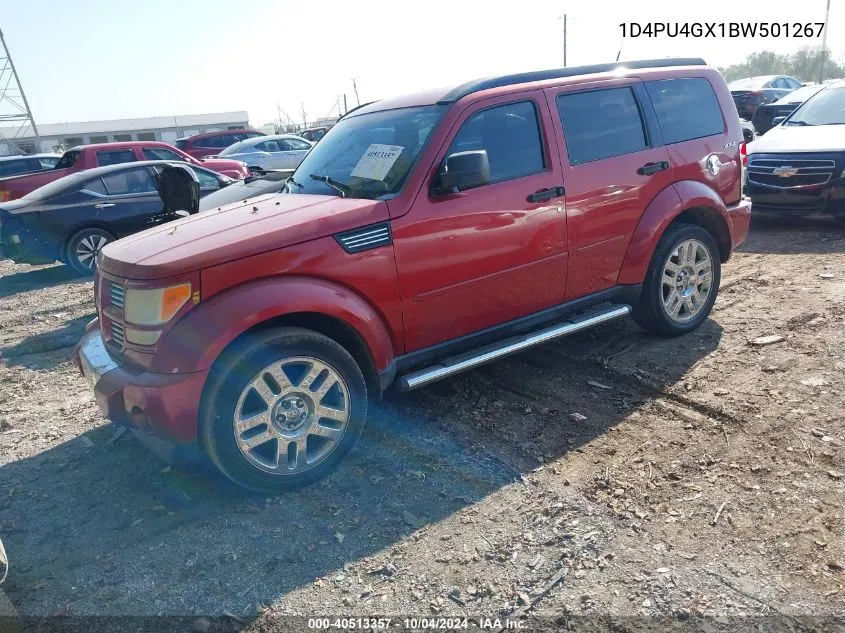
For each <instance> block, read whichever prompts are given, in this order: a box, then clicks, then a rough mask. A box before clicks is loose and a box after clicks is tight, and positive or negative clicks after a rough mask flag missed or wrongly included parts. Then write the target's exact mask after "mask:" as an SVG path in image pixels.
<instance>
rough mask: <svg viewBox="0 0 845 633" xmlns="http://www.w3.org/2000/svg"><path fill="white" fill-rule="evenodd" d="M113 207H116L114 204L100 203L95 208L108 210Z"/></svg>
mask: <svg viewBox="0 0 845 633" xmlns="http://www.w3.org/2000/svg"><path fill="white" fill-rule="evenodd" d="M113 206H114V202H100V203H98V204H95V205H94V208H95V209H107V208H109V207H113Z"/></svg>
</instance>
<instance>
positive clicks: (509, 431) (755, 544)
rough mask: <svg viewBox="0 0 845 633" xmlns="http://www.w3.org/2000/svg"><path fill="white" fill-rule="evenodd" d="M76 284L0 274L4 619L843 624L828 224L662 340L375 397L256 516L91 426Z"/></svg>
mask: <svg viewBox="0 0 845 633" xmlns="http://www.w3.org/2000/svg"><path fill="white" fill-rule="evenodd" d="M91 294H92V288H91V284H90V282H86V281H81V280H79V279H78V278H75V277H73V276H72V275H71V273H70V271H69V270H68V269H67V268H65V267H61V266H53V267H30V266H24V265H15V264H13V263H12V262H10V261H8V260H6V261H0V352H2V360H0V535H2V537H3V540H4V542H5V543H6V548H7V551H8V553H9V557H10V560H11V573H10V577H9V580H8V581H7V584H6V585H5V586H4V587H5V590H6V592H7V594H8V596H9V598H10V599H11V600H12V602H13V603H14V604H15V606H16V607H17V609H18V611H19V612H20V613H21V614H24V615H47V614H51V615H55V614H60V615H61V614H64V615H80V614H98V615H124V614H135V615H157V614H167V615H171V614H179V615H187V616H191V617H199V616H200V615H209V616H213V615H220V614H222V613H224V612H227V613H229V614H233V615H235V616H238V617H241V618H243V619H244V621H245V622H248V623H249V627H250V628H251V629H253V630H263V631H270V630H276V629H274V621H276V616H278V615H279V614H304V615H315V614H334V615H336V614H347V615H370V614H376V613H379V614H397V615H398V614H405V615H411V614H415V615H420V616H422V615H457V614H465V615H472V616H478V615H489V616H491V617H492V616H504V615H518V614H523V613H529V614H539V615H543V614H546V615H560V614H566V615H602V616H603V615H608V614H613V615H615V616H617V615H618V616H624V615H631V616H636V615H653V616H659V615H668V616H674V617H678V616H681V617H683V616H687V615H696V614H705V615H714V616H733V615H759V614H785V615H786V616H789V617H799V616H806V615H812V616H828V617H830V616H839V617H843V616H844V615H845V587H843V585H845V538H843V533H845V480H843V472H845V459H843V457H845V451H843V442H845V413H843V411H845V406H844V405H845V390H843V386H842V385H843V378H845V230H843V229H842V228H835V227H833V226H832V225H827V224H814V225H809V226H807V225H794V226H793V225H781V224H762V225H761V224H759V223H755V225H754V227H753V229H752V235H751V238H750V239H749V241H748V242H747V244H746V245H745V246H744V247H743V248H742V250H741V252H740V253H738V254H737V255H736V256H735V258H734V259H732V260H731V262H730V263H729V264H727V265H726V266H725V267H724V269H723V277H722V289H721V292H720V296H719V300H718V302H717V304H716V308H715V310H714V312H713V314H712V318H711V319H710V320H709V321H707V322H706V323H705V324H704V325H703V326H702V327H701V328H700V329H699V330H698V331H696V332H695V333H693V334H690V335H687V336H685V337H682V338H677V339H672V340H666V339H658V338H654V337H651V336H648V335H646V334H644V333H643V332H642V331H641V330H640V329H638V328H637V327H636V326H635V325H634V324H633V323H630V322H617V323H613V324H610V325H608V326H605V327H603V328H601V329H599V330H596V331H593V332H590V333H587V334H584V335H577V336H575V337H572V338H568V339H564V340H562V341H560V342H557V343H554V344H549V345H545V346H543V347H539V348H535V349H533V350H530V351H528V352H526V353H523V354H520V355H518V356H514V357H511V358H509V359H507V360H505V361H503V362H499V363H496V364H492V365H489V366H486V367H484V368H481V369H479V370H477V371H474V372H470V373H467V374H464V375H461V376H459V377H457V378H455V379H453V380H450V381H448V382H444V383H440V384H435V385H433V386H431V387H429V388H426V389H423V390H420V391H417V392H413V393H410V394H405V395H398V394H397V395H390V396H389V397H388V398H387V400H386V401H385V402H384V403H383V406H382V407H381V408H380V410H379V412H378V413H377V415H376V419H375V420H373V422H372V423H371V424H370V425H369V426H368V428H367V430H366V431H365V434H364V437H363V438H362V441H361V442H360V444H359V445H358V448H357V449H356V451H355V452H354V453H353V455H352V456H351V457H350V458H349V459H347V461H346V462H344V464H343V465H342V466H341V468H340V469H339V470H338V471H337V472H336V473H335V474H334V475H333V476H331V477H330V478H328V479H327V480H325V481H323V482H320V483H318V484H316V485H314V486H312V487H310V488H308V489H306V490H303V491H300V492H297V493H294V494H287V495H284V496H282V497H276V498H269V499H268V498H262V497H256V496H253V495H249V494H246V493H244V492H242V491H240V490H238V489H235V488H233V487H232V486H230V485H228V484H226V483H225V482H223V481H221V480H220V479H219V478H217V477H213V476H211V475H210V474H209V473H208V472H205V471H203V470H201V469H198V470H195V471H179V470H176V469H170V468H167V467H165V465H164V464H163V463H161V462H159V461H157V459H156V458H155V457H153V456H152V455H151V454H149V453H148V452H147V451H146V450H145V449H144V448H143V447H141V446H140V445H139V444H138V443H137V442H136V441H135V440H134V439H133V438H132V437H131V434H129V433H126V434H121V433H120V432H119V429H117V428H116V427H114V426H112V425H110V424H109V423H108V422H107V421H106V420H104V419H103V418H102V416H101V414H100V412H99V410H98V409H97V407H96V405H95V404H94V401H93V398H92V395H91V393H90V391H89V389H88V388H87V386H86V384H85V382H84V381H83V379H82V377H81V376H80V375H79V374H78V373H77V371H76V369H75V368H74V367H73V364H72V362H71V352H72V349H73V347H72V346H73V345H74V344H75V343H76V341H77V340H78V339H79V337H80V335H81V332H82V330H83V327H84V325H85V323H86V322H87V321H88V320H90V319H91V318H92V317H93V315H94V306H93V303H92V296H91ZM769 335H777V336H779V337H782V338H781V339H780V340H779V341H778V342H776V343H773V344H770V345H765V346H762V345H755V344H753V342H754V340H755V339H757V338H758V337H763V336H769ZM199 628H202V626H201V625H200V626H199Z"/></svg>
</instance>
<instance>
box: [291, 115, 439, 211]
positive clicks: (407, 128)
mask: <svg viewBox="0 0 845 633" xmlns="http://www.w3.org/2000/svg"><path fill="white" fill-rule="evenodd" d="M445 108H446V107H445V106H423V107H416V108H402V109H398V110H384V111H382V112H373V113H371V114H361V115H359V116H352V117H349V118H348V119H341V120H340V121H339V122H338V123H337V125H334V126H333V127H332V128H331V130H329V131H328V132H327V133H326V135H325V136H324V137H323V138H322V139H321V140H320V142H319V143H317V145H315V146H314V149H312V150H311V151H310V152H309V153H308V155H307V156H306V157H305V159H304V160H303V161H302V163H301V164H300V165H299V167H298V168H297V170H296V172H294V174H293V181H294V182H293V183H292V184H291V186H289V187H288V191H290V192H291V193H311V194H322V195H326V194H330V195H336V194H337V193H338V190H337V187H336V186H331V185H329V184H327V183H326V182H325V181H319V180H316V177H318V176H319V177H321V178H325V177H326V176H328V177H329V179H331V180H332V181H334V182H336V183H339V184H341V185H343V186H344V187H345V188H346V189H344V191H346V195H347V196H348V197H350V198H369V199H375V198H378V197H380V196H383V195H386V194H394V193H397V192H398V191H399V190H400V189H401V188H402V185H403V184H404V183H405V179H406V178H407V177H408V174H409V173H410V171H411V167H413V165H414V163H415V162H416V160H417V157H418V156H419V154H420V151H421V150H422V148H423V147H424V146H425V143H426V141H427V140H428V138H429V135H430V134H431V132H432V130H433V129H434V127H435V125H436V124H437V122H438V121H439V120H440V117H441V116H442V115H443V112H444V111H445Z"/></svg>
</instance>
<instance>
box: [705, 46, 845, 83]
mask: <svg viewBox="0 0 845 633" xmlns="http://www.w3.org/2000/svg"><path fill="white" fill-rule="evenodd" d="M820 64H821V51H819V50H818V49H810V48H801V49H799V50H798V51H796V52H794V53H790V54H786V55H781V54H778V53H773V52H771V51H760V52H759V53H751V54H750V55H749V56H748V57H747V58H746V59H745V61H744V62H741V63H739V64H733V65H731V66H727V67H725V68H719V71H720V72H721V73H722V75H724V77H725V80H726V81H729V82H730V81H734V80H736V79H742V78H743V77H756V76H758V75H790V76H791V77H795V78H796V79H798V80H799V81H802V82H808V81H818V80H819V67H820ZM841 77H845V66H843V65H842V64H840V63H839V62H837V61H836V60H835V59H833V58H832V57H831V54H830V51H829V50H826V51H825V59H824V78H825V79H839V78H841Z"/></svg>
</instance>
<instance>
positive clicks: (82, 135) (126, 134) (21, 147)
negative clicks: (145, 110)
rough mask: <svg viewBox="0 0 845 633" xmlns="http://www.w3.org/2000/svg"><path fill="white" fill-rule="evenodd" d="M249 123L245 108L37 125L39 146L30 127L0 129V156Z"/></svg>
mask: <svg viewBox="0 0 845 633" xmlns="http://www.w3.org/2000/svg"><path fill="white" fill-rule="evenodd" d="M248 126H249V116H248V115H247V113H246V112H245V111H239V112H217V113H211V114H189V115H185V116H177V115H173V116H157V117H148V118H142V119H115V120H113V121H85V122H81V123H47V124H40V123H39V124H38V133H39V136H40V139H41V143H40V146H39V144H38V143H36V141H35V136H33V134H32V129H31V128H30V127H29V126H25V127H24V128H23V129H20V128H11V127H10V128H0V156H8V155H13V154H22V153H25V154H36V153H40V152H53V151H62V150H65V149H68V148H70V147H74V146H76V145H85V144H88V143H111V142H117V141H164V142H165V143H173V141H175V140H176V139H177V138H181V137H183V136H193V135H194V134H200V133H201V132H216V131H218V130H234V129H239V128H243V127H248Z"/></svg>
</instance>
